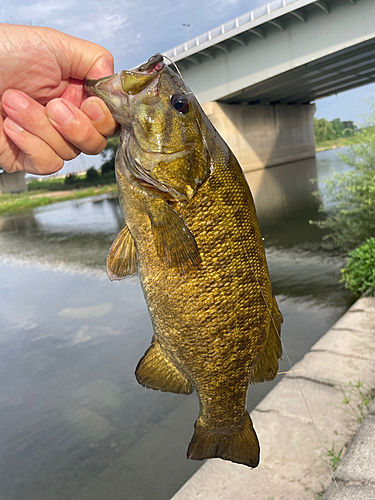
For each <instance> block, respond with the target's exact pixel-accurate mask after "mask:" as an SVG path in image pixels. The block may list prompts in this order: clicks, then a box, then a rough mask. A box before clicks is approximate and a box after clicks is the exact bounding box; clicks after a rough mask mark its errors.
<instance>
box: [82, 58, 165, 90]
mask: <svg viewBox="0 0 375 500" xmlns="http://www.w3.org/2000/svg"><path fill="white" fill-rule="evenodd" d="M164 67H165V64H164V56H163V55H162V54H155V55H154V56H152V57H150V59H149V60H148V61H147V62H145V63H143V64H141V65H140V66H138V68H135V69H132V70H130V71H122V72H121V73H116V74H114V75H110V76H105V77H104V78H100V79H99V80H86V82H85V90H86V93H87V94H88V95H89V96H98V97H103V95H105V94H109V93H110V94H112V95H113V94H122V95H126V94H127V92H126V90H125V89H124V87H125V86H124V76H125V75H133V76H135V77H136V76H137V75H139V76H140V75H142V76H145V75H150V76H152V75H154V74H157V73H160V72H161V71H162V70H163V68H164ZM130 93H132V92H130Z"/></svg>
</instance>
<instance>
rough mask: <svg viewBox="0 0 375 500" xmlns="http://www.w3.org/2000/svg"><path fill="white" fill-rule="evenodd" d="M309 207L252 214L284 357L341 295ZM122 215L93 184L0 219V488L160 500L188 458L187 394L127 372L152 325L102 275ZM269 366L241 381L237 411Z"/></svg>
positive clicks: (37, 497)
mask: <svg viewBox="0 0 375 500" xmlns="http://www.w3.org/2000/svg"><path fill="white" fill-rule="evenodd" d="M332 162H333V163H335V162H336V163H335V166H334V167H332V164H333V163H332ZM332 168H333V169H334V170H336V171H337V170H339V169H340V168H341V169H342V168H345V167H343V165H342V164H341V163H340V162H338V163H337V159H336V157H335V156H333V155H332V152H328V153H327V152H324V153H320V154H319V155H318V162H317V172H318V178H320V179H322V178H324V176H326V175H328V173H327V170H332ZM314 217H318V214H317V212H316V210H315V211H314V210H313V209H311V207H310V208H309V210H308V211H303V210H297V211H295V212H294V213H292V214H290V213H288V214H287V215H285V214H284V215H283V217H282V221H281V222H280V220H277V221H275V220H272V219H269V218H264V220H263V221H262V214H260V219H261V226H262V233H263V236H264V238H265V246H266V251H267V255H268V262H269V267H270V273H271V279H272V283H273V287H274V292H275V294H276V295H277V298H278V301H279V304H280V308H281V310H282V312H283V315H284V319H285V324H284V326H283V330H282V335H283V342H284V344H285V347H286V349H287V351H288V354H289V357H290V358H291V360H292V362H293V363H294V362H296V361H297V360H298V359H300V358H301V357H302V356H303V355H304V353H305V352H307V351H308V350H309V348H310V347H311V346H312V345H313V344H314V343H315V342H316V341H317V340H318V339H319V338H320V337H321V336H322V335H323V334H324V333H325V332H326V331H327V330H328V329H329V328H330V327H331V326H332V324H333V323H334V322H335V321H336V320H337V319H338V318H339V317H340V316H341V315H342V314H343V313H344V312H345V310H346V309H347V307H348V306H349V304H350V302H351V300H352V297H351V295H350V294H348V293H347V292H345V291H344V290H343V287H342V285H341V284H340V283H338V279H339V276H340V269H341V267H342V265H343V257H342V256H340V255H332V254H329V253H327V252H325V251H324V250H323V249H322V248H321V244H320V241H321V232H320V230H319V229H318V228H316V227H314V226H311V225H310V224H309V222H308V221H309V219H311V218H314ZM121 227H122V215H121V211H120V209H119V206H118V203H117V200H116V199H107V198H105V197H99V198H94V199H85V200H77V201H68V202H62V203H57V204H54V205H49V206H47V207H41V208H38V209H34V210H33V211H30V212H24V213H22V214H20V215H12V216H5V217H1V218H0V254H1V255H2V261H1V264H0V293H1V301H0V317H1V324H2V328H1V331H0V379H1V384H0V499H1V500H47V499H48V500H52V499H59V500H103V499H107V498H108V499H111V500H124V499H126V500H138V499H139V500H145V499H147V500H148V499H151V498H152V499H155V500H167V499H169V498H170V497H171V496H172V495H173V494H174V493H175V492H176V491H177V490H178V489H179V487H180V486H182V484H183V483H184V482H185V481H186V480H187V479H188V478H189V477H190V476H191V475H192V474H193V473H194V471H195V470H197V468H198V467H199V466H200V465H201V462H194V461H188V460H186V458H185V454H186V448H187V445H188V442H189V440H190V438H191V436H192V433H193V424H194V421H195V419H196V417H197V413H198V402H197V398H196V396H195V395H194V394H193V395H191V396H179V395H174V394H168V393H161V392H158V391H152V390H148V389H144V388H142V387H141V386H140V385H138V384H137V382H136V380H135V378H134V370H135V366H136V364H137V362H138V360H139V358H140V357H141V356H142V355H143V353H144V352H145V350H146V349H147V348H148V346H149V343H150V339H151V336H152V327H151V323H150V320H149V317H148V313H147V309H146V306H145V303H144V299H143V296H142V292H141V289H140V285H139V282H138V280H137V278H132V279H130V280H125V281H121V282H114V283H111V282H110V281H109V280H108V279H107V278H106V275H105V259H106V256H107V253H108V249H109V247H110V245H111V243H112V241H113V239H114V237H115V236H116V234H117V232H118V231H119V230H120V229H121ZM284 358H285V356H284ZM288 368H289V366H288V364H287V363H286V361H285V359H284V361H282V362H281V364H280V371H284V370H287V369H288ZM280 378H281V376H278V377H277V378H276V380H275V381H274V382H272V383H264V384H258V385H256V386H253V387H251V388H250V391H249V401H248V407H249V409H250V410H251V409H252V408H253V407H254V406H255V405H256V404H257V403H258V402H259V401H260V400H261V399H262V398H263V397H264V395H265V394H266V393H267V392H268V391H269V390H270V389H271V388H272V387H273V386H274V385H275V384H276V383H277V382H278V380H279V379H280Z"/></svg>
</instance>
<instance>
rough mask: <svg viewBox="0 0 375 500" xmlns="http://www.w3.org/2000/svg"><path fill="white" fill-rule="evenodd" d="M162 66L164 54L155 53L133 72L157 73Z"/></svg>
mask: <svg viewBox="0 0 375 500" xmlns="http://www.w3.org/2000/svg"><path fill="white" fill-rule="evenodd" d="M163 68H164V56H163V55H162V54H155V55H154V56H152V57H150V59H149V60H148V61H147V62H145V63H143V64H141V65H140V66H139V67H138V68H135V69H134V70H133V72H135V73H141V74H143V75H149V74H151V73H159V71H161V70H162V69H163Z"/></svg>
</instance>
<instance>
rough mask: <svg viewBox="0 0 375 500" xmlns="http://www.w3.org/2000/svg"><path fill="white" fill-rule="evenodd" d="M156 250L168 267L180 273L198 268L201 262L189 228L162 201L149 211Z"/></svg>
mask: <svg viewBox="0 0 375 500" xmlns="http://www.w3.org/2000/svg"><path fill="white" fill-rule="evenodd" d="M150 220H151V228H152V233H153V236H154V242H155V247H156V252H157V254H158V256H159V257H160V258H161V259H162V260H163V262H164V263H165V264H166V265H167V266H169V267H176V268H177V269H178V270H179V271H181V272H182V273H187V272H189V271H190V270H191V269H193V268H198V267H199V266H200V264H201V262H202V259H201V257H200V255H199V250H198V246H197V243H196V241H195V239H194V236H193V235H192V233H191V231H190V229H189V228H188V227H187V225H186V224H185V222H184V221H183V220H182V219H181V217H180V216H179V215H178V214H177V212H176V211H175V210H173V208H172V207H170V206H169V205H167V204H166V203H165V202H163V206H162V207H160V206H159V207H158V208H157V209H156V210H154V211H153V212H152V213H150Z"/></svg>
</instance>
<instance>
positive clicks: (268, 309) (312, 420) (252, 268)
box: [196, 119, 341, 496]
mask: <svg viewBox="0 0 375 500" xmlns="http://www.w3.org/2000/svg"><path fill="white" fill-rule="evenodd" d="M196 121H197V124H198V128H199V130H200V132H201V135H202V140H203V143H204V145H205V147H206V149H207V151H208V154H209V157H210V162H211V169H212V165H213V158H212V155H211V151H210V150H209V148H208V145H207V142H206V139H205V137H204V135H203V131H202V127H201V124H200V123H199V120H198V119H197V120H196ZM211 171H212V170H211ZM218 199H219V201H220V203H222V202H221V200H220V198H218ZM235 228H236V231H237V234H238V237H239V239H240V242H241V245H242V248H243V250H244V252H245V255H246V257H247V260H248V262H249V264H250V268H251V271H252V273H253V275H254V277H255V280H256V282H257V284H258V287H259V290H260V293H261V295H262V298H263V301H264V303H265V305H266V308H267V311H268V314H269V316H270V318H271V322H272V325H273V327H274V329H275V331H276V332H277V333H279V332H278V330H277V327H276V324H275V320H274V319H273V316H272V312H271V310H270V307H269V305H268V302H267V300H266V297H265V296H264V293H263V290H262V287H261V285H260V283H259V280H258V277H257V275H256V273H255V269H254V267H253V265H252V263H251V260H250V257H249V255H248V253H247V250H246V247H245V245H244V242H243V240H242V238H241V234H240V232H239V230H238V227H237V225H235ZM280 341H281V345H282V348H283V351H284V352H285V356H286V358H287V361H288V364H289V366H290V371H291V372H292V373H293V377H294V380H295V381H296V383H297V386H298V389H299V391H300V393H301V396H302V399H303V402H304V404H305V406H306V409H307V412H308V414H309V417H310V420H311V422H312V424H313V427H314V431H315V434H316V437H317V441H318V443H319V445H320V448H322V449H324V445H323V442H322V440H321V439H320V435H319V432H318V428H317V426H316V424H315V420H314V418H313V416H312V413H311V410H310V407H309V405H308V403H307V400H306V397H305V394H304V392H303V390H302V387H301V385H300V383H299V381H298V377H297V375H296V371H295V370H294V368H293V365H292V363H291V361H290V358H289V355H288V352H287V350H286V348H285V345H284V342H283V341H282V338H281V335H280ZM326 463H327V462H326ZM327 465H328V467H329V470H330V473H331V478H332V481H333V483H334V484H335V486H336V489H337V491H338V493H339V495H340V496H341V492H340V490H339V487H338V484H337V481H336V477H335V473H334V470H333V467H332V465H331V464H330V463H327Z"/></svg>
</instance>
